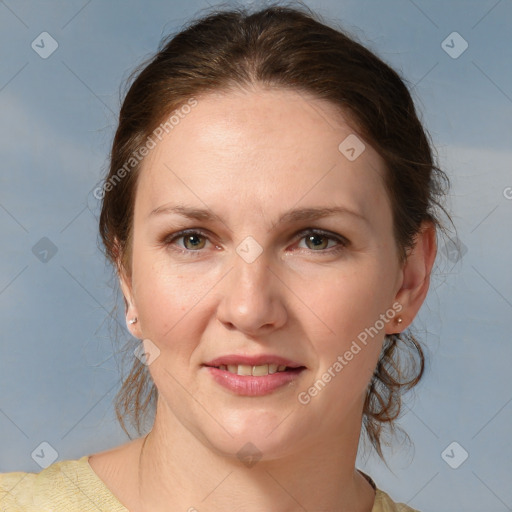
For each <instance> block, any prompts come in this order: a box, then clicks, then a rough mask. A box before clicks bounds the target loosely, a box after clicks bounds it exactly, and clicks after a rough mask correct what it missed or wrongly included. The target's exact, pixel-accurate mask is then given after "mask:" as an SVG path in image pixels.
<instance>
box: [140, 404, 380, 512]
mask: <svg viewBox="0 0 512 512" xmlns="http://www.w3.org/2000/svg"><path fill="white" fill-rule="evenodd" d="M352 423H354V422H352ZM360 428H361V423H360V418H359V422H358V423H356V424H352V425H349V424H347V425H346V426H345V428H344V429H343V431H342V432H339V433H337V435H335V436H332V437H329V438H327V439H329V442H322V439H320V440H317V442H316V444H313V443H309V444H304V445H303V446H301V447H300V449H298V450H297V451H295V452H294V453H290V454H288V455H286V456H284V457H279V458H274V459H270V460H269V459H268V458H266V457H262V458H261V459H260V460H258V461H257V462H254V461H252V462H251V461H248V460H247V459H245V458H244V459H243V460H240V459H239V458H237V457H229V456H226V455H225V454H221V453H218V452H216V450H215V448H214V447H213V446H210V445H209V444H208V442H205V441H204V440H198V438H197V437H196V436H194V435H193V434H192V433H191V432H190V431H189V430H188V429H187V428H186V427H184V426H183V425H182V424H181V423H180V422H179V421H177V419H176V417H175V416H174V415H173V413H172V412H171V411H170V410H169V408H168V407H167V406H166V405H165V403H164V402H163V401H162V400H161V399H160V398H159V400H158V405H157V412H156V416H155V422H154V426H153V429H152V430H151V432H150V433H149V434H148V436H147V437H146V439H145V440H144V442H143V443H141V447H142V449H141V451H140V454H139V455H140V458H139V475H138V483H139V505H140V506H139V507H137V509H138V510H139V509H140V510H151V511H154V512H159V511H160V510H183V511H190V512H194V511H200V512H203V511H208V510H212V511H213V510H242V509H243V510H244V512H256V511H258V512H259V511H261V510H265V511H280V512H292V511H293V512H295V511H299V510H324V511H336V512H345V511H348V510H350V511H351V512H370V511H371V510H372V506H373V501H374V490H373V489H372V488H371V486H370V484H369V483H368V482H367V481H366V480H365V479H364V477H362V476H361V475H360V473H358V472H357V470H356V469H355V460H356V455H357V445H358V441H359V434H360ZM324 438H326V437H324ZM333 439H334V440H335V443H334V442H333V441H332V440H333Z"/></svg>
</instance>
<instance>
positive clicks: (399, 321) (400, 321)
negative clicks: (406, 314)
mask: <svg viewBox="0 0 512 512" xmlns="http://www.w3.org/2000/svg"><path fill="white" fill-rule="evenodd" d="M402 322H403V320H402V317H401V316H399V317H398V318H397V319H396V323H397V324H401V323H402Z"/></svg>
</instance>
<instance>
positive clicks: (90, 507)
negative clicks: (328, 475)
mask: <svg viewBox="0 0 512 512" xmlns="http://www.w3.org/2000/svg"><path fill="white" fill-rule="evenodd" d="M88 460H89V456H88V455H84V456H83V457H82V458H81V459H77V460H63V461H60V462H54V463H53V464H52V465H50V466H48V467H47V468H46V469H43V470H42V471H41V472H39V473H23V472H20V471H18V472H13V473H0V512H72V511H77V512H98V511H99V510H101V511H102V512H128V509H127V508H126V507H124V506H123V505H122V504H121V503H120V502H119V501H118V500H117V498H116V497H115V496H114V495H113V494H112V493H111V492H110V490H109V489H108V487H107V486H106V485H105V484H104V482H103V481H102V480H101V479H100V478H99V476H98V475H97V474H96V473H95V472H94V471H93V469H92V468H91V466H90V465H89V462H88ZM363 475H364V473H363ZM364 476H366V477H367V479H368V480H369V481H370V483H371V484H372V486H373V487H374V488H375V492H376V495H375V504H374V505H373V508H372V512H418V511H417V510H414V509H412V508H410V507H408V506H407V505H404V504H402V503H395V502H394V501H392V500H391V498H390V497H389V496H388V495H387V494H386V493H385V492H383V491H381V490H380V489H377V488H376V486H375V484H374V483H373V481H372V480H371V478H370V477H368V475H364Z"/></svg>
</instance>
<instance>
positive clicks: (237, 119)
mask: <svg viewBox="0 0 512 512" xmlns="http://www.w3.org/2000/svg"><path fill="white" fill-rule="evenodd" d="M197 102H198V103H197V106H195V107H194V108H193V109H191V110H190V112H189V113H187V114H186V115H182V116H181V117H180V121H179V123H178V124H176V125H175V126H174V127H173V129H172V130H170V131H169V133H168V134H166V135H164V137H163V138H162V141H161V142H158V144H157V146H156V148H155V149H154V150H152V151H151V152H150V154H149V155H148V156H147V157H146V159H145V161H144V162H143V166H142V170H141V174H140V176H139V186H138V191H137V200H136V211H137V210H139V212H141V211H145V212H147V211H148V210H149V209H154V208H155V207H157V206H159V205H161V204H164V203H169V202H170V201H171V202H172V201H173V200H178V199H183V195H185V196H186V200H185V202H188V203H190V202H191V201H193V202H195V203H196V204H197V205H198V206H203V207H204V206H205V204H206V205H208V206H211V207H213V206H214V205H216V206H218V207H219V208H227V207H228V206H231V207H233V206H235V205H234V204H233V201H226V200H227V199H232V200H234V199H236V200H237V203H238V204H240V205H242V206H244V207H245V208H246V209H247V208H253V210H254V211H257V210H260V211H263V210H264V211H273V210H276V209H278V210H282V209H283V208H285V207H289V206H292V205H293V204H294V203H297V202H298V201H301V200H302V199H301V198H303V199H304V201H305V202H307V201H312V202H315V201H316V202H318V200H319V199H321V200H322V201H323V202H324V203H325V202H326V201H327V202H328V203H332V204H340V203H341V204H342V205H343V206H347V207H352V208H353V209H357V210H359V211H360V212H361V213H369V212H368V211H367V210H368V206H369V205H370V204H371V205H372V206H373V207H375V206H379V205H381V206H382V207H385V206H386V202H387V197H386V194H385V189H384V184H383V178H384V172H385V170H384V163H383V161H382V159H381V158H380V156H379V155H378V154H377V153H376V152H375V150H373V148H371V147H370V146H369V145H368V144H365V143H364V142H363V141H362V139H361V138H360V137H358V136H357V135H356V133H355V130H354V128H353V127H352V125H351V123H349V122H348V120H347V118H346V116H342V115H341V113H340V112H339V110H337V109H336V108H335V107H334V106H333V105H331V104H330V103H328V102H326V101H323V100H319V99H317V98H313V97H311V96H308V95H306V94H305V93H302V92H300V93H299V92H295V91H290V90H263V89H256V90H251V91H241V90H240V91H239V90H237V91H231V92H229V93H214V94H213V93H210V94H208V95H205V96H203V97H198V98H197ZM346 141H348V142H346ZM347 149H348V150H349V152H348V153H347ZM352 150H353V151H352ZM359 153H360V154H359ZM354 154H355V156H356V157H357V158H355V159H354V158H353V157H354ZM358 154H359V156H358ZM349 157H350V158H349ZM201 203H203V204H202V205H201ZM137 205H138V206H137Z"/></svg>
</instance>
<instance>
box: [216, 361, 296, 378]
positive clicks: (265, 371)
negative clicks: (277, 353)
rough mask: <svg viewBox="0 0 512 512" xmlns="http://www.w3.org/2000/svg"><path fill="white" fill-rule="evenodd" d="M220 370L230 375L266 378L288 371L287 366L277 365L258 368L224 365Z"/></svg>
mask: <svg viewBox="0 0 512 512" xmlns="http://www.w3.org/2000/svg"><path fill="white" fill-rule="evenodd" d="M219 369H220V370H224V371H228V372H229V373H236V374H237V375H252V376H253V377H264V376H265V375H269V374H270V375H272V374H274V373H276V372H284V371H285V370H286V366H285V365H277V364H261V365H258V366H250V365H248V364H228V365H225V364H223V365H221V366H219Z"/></svg>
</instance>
